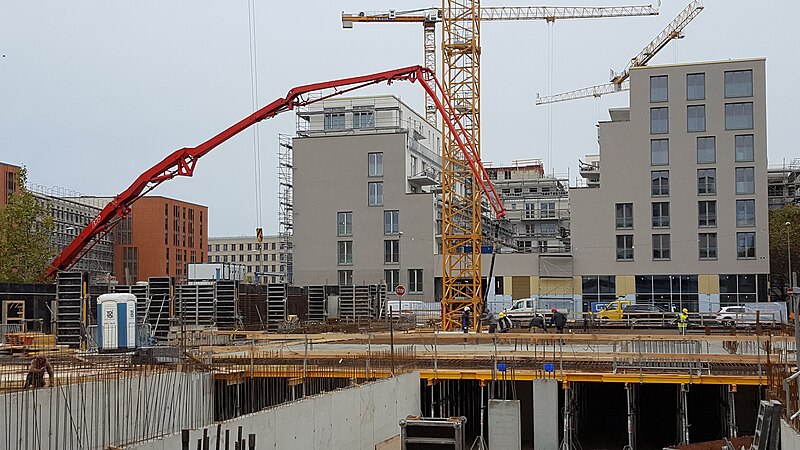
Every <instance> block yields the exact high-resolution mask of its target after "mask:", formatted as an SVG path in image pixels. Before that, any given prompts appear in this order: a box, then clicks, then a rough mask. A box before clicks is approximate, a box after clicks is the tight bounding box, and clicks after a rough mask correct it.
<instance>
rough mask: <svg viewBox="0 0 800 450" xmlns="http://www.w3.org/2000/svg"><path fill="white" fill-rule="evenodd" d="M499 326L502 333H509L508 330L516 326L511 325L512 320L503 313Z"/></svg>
mask: <svg viewBox="0 0 800 450" xmlns="http://www.w3.org/2000/svg"><path fill="white" fill-rule="evenodd" d="M498 325H499V326H500V332H501V333H508V330H510V329H511V327H512V326H513V325H514V324H512V323H511V319H509V318H508V316H507V315H506V313H505V312H501V313H500V320H499V323H498Z"/></svg>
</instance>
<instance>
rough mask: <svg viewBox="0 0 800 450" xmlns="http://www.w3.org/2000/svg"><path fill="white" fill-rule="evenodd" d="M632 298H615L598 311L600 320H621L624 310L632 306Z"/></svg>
mask: <svg viewBox="0 0 800 450" xmlns="http://www.w3.org/2000/svg"><path fill="white" fill-rule="evenodd" d="M630 304H631V302H630V300H614V301H613V302H611V303H609V304H608V305H606V307H605V308H603V309H601V310H600V311H599V312H598V313H597V316H596V317H597V319H598V320H620V319H622V311H624V310H625V308H627V307H628V306H630Z"/></svg>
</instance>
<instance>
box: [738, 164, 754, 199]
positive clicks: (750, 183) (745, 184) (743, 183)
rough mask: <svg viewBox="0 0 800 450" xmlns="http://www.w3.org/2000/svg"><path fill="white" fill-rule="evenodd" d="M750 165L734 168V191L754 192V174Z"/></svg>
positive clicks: (741, 192) (742, 192)
mask: <svg viewBox="0 0 800 450" xmlns="http://www.w3.org/2000/svg"><path fill="white" fill-rule="evenodd" d="M754 171H755V170H754V169H753V168H752V167H737V168H736V193H737V194H752V193H754V192H755V188H756V185H755V178H754V177H755V175H754Z"/></svg>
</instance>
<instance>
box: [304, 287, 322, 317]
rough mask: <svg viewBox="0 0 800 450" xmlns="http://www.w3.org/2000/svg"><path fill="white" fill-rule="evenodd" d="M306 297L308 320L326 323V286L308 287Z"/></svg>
mask: <svg viewBox="0 0 800 450" xmlns="http://www.w3.org/2000/svg"><path fill="white" fill-rule="evenodd" d="M306 295H307V296H308V320H309V321H310V322H324V321H325V317H326V316H327V312H326V311H327V308H325V301H326V299H327V296H326V295H325V286H308V287H306Z"/></svg>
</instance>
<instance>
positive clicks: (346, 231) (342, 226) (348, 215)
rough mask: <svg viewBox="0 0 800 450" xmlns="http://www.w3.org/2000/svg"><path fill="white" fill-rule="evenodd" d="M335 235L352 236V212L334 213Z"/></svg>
mask: <svg viewBox="0 0 800 450" xmlns="http://www.w3.org/2000/svg"><path fill="white" fill-rule="evenodd" d="M336 235H337V236H352V235H353V212H352V211H344V212H338V213H336Z"/></svg>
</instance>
